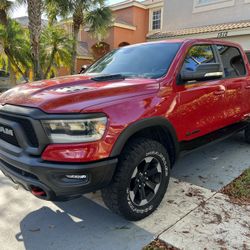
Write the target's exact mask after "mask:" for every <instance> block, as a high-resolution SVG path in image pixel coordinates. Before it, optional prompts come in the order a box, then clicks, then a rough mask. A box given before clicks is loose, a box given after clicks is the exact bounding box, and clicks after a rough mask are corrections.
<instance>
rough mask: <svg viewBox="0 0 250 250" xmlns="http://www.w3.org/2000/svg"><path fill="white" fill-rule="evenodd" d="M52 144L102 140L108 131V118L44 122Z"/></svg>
mask: <svg viewBox="0 0 250 250" xmlns="http://www.w3.org/2000/svg"><path fill="white" fill-rule="evenodd" d="M42 124H43V127H44V129H45V131H46V133H47V135H48V137H49V138H50V140H51V142H52V143H80V142H93V141H98V140H100V139H101V138H102V137H103V135H104V133H105V130H106V126H107V117H100V118H90V119H76V120H43V121H42Z"/></svg>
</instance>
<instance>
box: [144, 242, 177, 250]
mask: <svg viewBox="0 0 250 250" xmlns="http://www.w3.org/2000/svg"><path fill="white" fill-rule="evenodd" d="M142 250H179V249H178V248H176V247H173V246H170V245H168V244H166V243H165V242H164V241H161V240H154V241H153V242H151V243H150V244H149V245H147V246H146V247H144V248H143V249H142Z"/></svg>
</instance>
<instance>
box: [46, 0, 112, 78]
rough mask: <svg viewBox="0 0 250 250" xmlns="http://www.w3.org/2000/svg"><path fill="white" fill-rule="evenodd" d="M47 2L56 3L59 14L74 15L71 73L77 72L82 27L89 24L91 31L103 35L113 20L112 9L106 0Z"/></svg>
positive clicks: (59, 0)
mask: <svg viewBox="0 0 250 250" xmlns="http://www.w3.org/2000/svg"><path fill="white" fill-rule="evenodd" d="M45 3H46V5H47V4H55V5H56V6H57V9H58V11H59V12H58V13H59V15H61V16H63V17H68V16H72V17H73V45H72V63H71V73H72V74H75V73H76V60H77V40H78V34H79V32H80V27H81V26H83V25H88V26H89V28H90V31H91V32H93V33H95V36H96V34H100V33H99V32H101V36H103V35H104V34H105V33H106V32H107V30H108V27H109V25H110V24H111V22H112V15H111V11H110V9H109V8H108V7H105V0H68V1H65V0H45Z"/></svg>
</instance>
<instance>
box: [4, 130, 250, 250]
mask: <svg viewBox="0 0 250 250" xmlns="http://www.w3.org/2000/svg"><path fill="white" fill-rule="evenodd" d="M249 150H250V145H248V144H246V143H244V141H243V137H242V135H241V134H239V135H236V136H234V137H232V138H230V139H227V140H226V141H223V142H220V143H218V144H215V145H210V146H206V147H204V148H202V149H199V150H197V151H195V152H192V154H188V155H185V156H184V157H182V158H181V159H180V160H179V162H178V163H177V164H176V167H175V169H174V170H173V173H172V175H173V176H174V177H175V178H178V179H181V180H183V181H185V182H190V183H193V184H195V185H199V186H203V187H205V188H209V189H213V190H218V189H220V188H221V187H222V186H224V185H225V184H227V183H229V182H230V181H232V180H233V179H234V178H235V177H237V176H238V175H239V174H240V173H241V172H242V171H243V170H244V169H246V168H248V167H249V166H250V157H249ZM183 189H185V185H184V184H182V183H180V184H179V183H174V182H173V183H172V184H171V185H170V187H169V190H168V192H167V195H166V196H165V199H164V201H163V203H162V205H161V207H160V209H159V210H158V211H156V212H155V213H154V215H153V216H152V217H150V218H148V219H146V220H144V221H142V222H139V223H130V222H127V221H125V220H123V219H122V218H120V217H119V216H116V215H114V214H112V213H111V212H110V211H108V210H107V209H106V208H104V207H103V206H101V205H99V204H98V203H100V204H101V201H100V200H99V198H98V196H94V197H93V198H86V197H82V198H79V199H77V200H73V201H70V202H65V203H52V202H45V201H41V200H39V199H36V198H35V197H33V196H32V195H30V194H29V193H28V192H26V191H23V190H18V191H16V190H15V189H14V188H13V187H12V184H11V183H10V182H9V180H8V179H7V178H5V177H4V176H3V175H2V174H0V218H1V220H0V249H1V250H12V249H15V250H19V249H28V250H33V249H34V250H39V249H65V250H66V249H84V250H85V249H91V250H95V249H98V250H99V249H101V250H102V249H107V250H112V249H115V250H124V249H129V250H134V249H141V247H142V246H143V245H145V244H147V243H148V242H150V241H151V240H152V239H153V237H154V236H155V235H157V233H159V232H160V231H163V230H164V228H167V227H168V226H169V225H170V224H171V223H173V222H174V221H177V220H179V219H180V216H181V215H182V214H185V213H187V212H188V211H189V210H190V209H193V206H195V205H196V201H195V200H193V199H194V198H192V197H187V196H185V195H183V194H182V193H181V191H180V190H183ZM209 195H210V194H209ZM168 199H169V200H178V202H176V205H175V207H171V204H170V203H168V202H169V200H168ZM187 199H189V200H187ZM183 204H185V205H183ZM173 206H174V205H173Z"/></svg>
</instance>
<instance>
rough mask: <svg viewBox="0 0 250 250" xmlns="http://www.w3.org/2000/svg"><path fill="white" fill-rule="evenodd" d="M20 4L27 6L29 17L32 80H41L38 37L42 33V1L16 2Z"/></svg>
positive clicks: (24, 0)
mask: <svg viewBox="0 0 250 250" xmlns="http://www.w3.org/2000/svg"><path fill="white" fill-rule="evenodd" d="M17 1H18V2H19V3H20V4H23V3H25V4H27V6H28V17H29V32H30V42H31V55H32V65H33V73H34V80H40V79H41V78H42V70H41V65H40V36H41V32H42V11H43V2H42V0H17Z"/></svg>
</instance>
